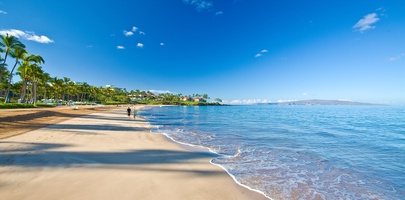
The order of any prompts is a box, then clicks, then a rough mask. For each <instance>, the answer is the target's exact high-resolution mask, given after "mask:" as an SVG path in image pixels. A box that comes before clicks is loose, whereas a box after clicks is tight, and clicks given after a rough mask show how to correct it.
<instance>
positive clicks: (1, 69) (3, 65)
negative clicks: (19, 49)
mask: <svg viewBox="0 0 405 200" xmlns="http://www.w3.org/2000/svg"><path fill="white" fill-rule="evenodd" d="M7 56H8V51H6V55H5V56H4V60H3V64H2V65H1V68H0V83H1V81H3V80H2V79H3V71H4V70H5V69H6V60H7Z"/></svg>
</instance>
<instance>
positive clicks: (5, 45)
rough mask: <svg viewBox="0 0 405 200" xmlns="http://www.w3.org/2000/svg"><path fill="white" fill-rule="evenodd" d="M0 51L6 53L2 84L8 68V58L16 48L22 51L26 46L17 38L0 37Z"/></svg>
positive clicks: (2, 70) (2, 66) (11, 36)
mask: <svg viewBox="0 0 405 200" xmlns="http://www.w3.org/2000/svg"><path fill="white" fill-rule="evenodd" d="M0 38H1V40H0V47H1V48H0V51H1V52H5V55H4V59H3V63H2V64H1V67H0V83H1V82H2V78H3V72H4V70H5V67H6V61H7V56H8V55H9V54H10V53H11V52H12V51H13V50H14V49H15V48H16V47H19V48H21V49H24V48H25V45H24V44H23V43H21V42H20V41H19V40H18V38H17V37H15V36H13V35H9V34H6V35H0Z"/></svg>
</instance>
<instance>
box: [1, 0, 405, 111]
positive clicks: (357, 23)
mask: <svg viewBox="0 0 405 200" xmlns="http://www.w3.org/2000/svg"><path fill="white" fill-rule="evenodd" d="M6 32H8V33H13V34H14V35H16V36H18V37H19V38H20V40H21V41H22V42H23V43H24V44H26V46H27V49H28V51H29V52H30V53H33V54H40V55H42V56H43V57H44V59H45V64H43V68H44V70H45V71H46V72H48V73H50V74H51V76H57V77H59V78H62V77H69V78H71V79H72V80H73V81H77V82H82V81H86V82H88V83H89V84H91V85H95V86H105V85H107V84H112V85H115V86H118V87H122V88H127V90H128V91H129V90H131V89H134V90H135V89H140V90H154V91H169V92H175V93H182V94H194V93H199V94H204V93H206V94H208V95H209V96H210V97H211V98H216V97H219V98H221V99H223V100H226V101H227V102H231V101H233V102H275V101H279V100H303V99H347V100H352V101H362V102H376V103H389V104H405V1H401V0H356V1H349V0H330V1H324V0H305V1H298V0H294V1H292V0H254V1H251V0H114V1H112V0H106V1H98V0H97V1H96V0H86V1H82V0H80V1H79V0H69V1H67V0H58V1H55V0H0V33H3V34H4V33H6Z"/></svg>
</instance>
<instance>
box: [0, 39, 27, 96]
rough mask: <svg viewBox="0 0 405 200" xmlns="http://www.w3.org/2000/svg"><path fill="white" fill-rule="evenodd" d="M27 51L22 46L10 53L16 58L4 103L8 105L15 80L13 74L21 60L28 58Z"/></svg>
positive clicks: (16, 47)
mask: <svg viewBox="0 0 405 200" xmlns="http://www.w3.org/2000/svg"><path fill="white" fill-rule="evenodd" d="M27 53H28V52H27V50H25V49H24V48H23V47H20V46H15V47H14V48H13V49H11V51H10V56H11V57H13V58H15V64H14V66H13V68H12V69H11V71H10V74H9V78H8V82H7V90H6V94H5V96H4V103H7V102H8V101H9V98H8V95H9V92H10V87H11V81H12V79H13V72H14V69H15V67H16V66H17V64H18V63H19V61H20V60H23V59H24V58H26V57H27Z"/></svg>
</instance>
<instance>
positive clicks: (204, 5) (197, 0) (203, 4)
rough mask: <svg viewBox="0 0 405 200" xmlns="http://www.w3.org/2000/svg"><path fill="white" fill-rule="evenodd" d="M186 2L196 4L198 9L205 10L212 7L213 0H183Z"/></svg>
mask: <svg viewBox="0 0 405 200" xmlns="http://www.w3.org/2000/svg"><path fill="white" fill-rule="evenodd" d="M183 2H184V3H185V4H188V5H192V6H194V7H195V8H196V9H197V11H204V10H208V9H210V8H211V7H212V6H213V4H212V2H211V1H205V0H183Z"/></svg>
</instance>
